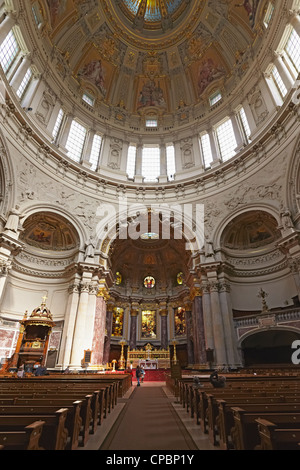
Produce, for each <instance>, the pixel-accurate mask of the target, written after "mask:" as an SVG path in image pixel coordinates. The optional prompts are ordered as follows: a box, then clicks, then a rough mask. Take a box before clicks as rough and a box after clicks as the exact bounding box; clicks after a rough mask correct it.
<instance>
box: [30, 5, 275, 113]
mask: <svg viewBox="0 0 300 470" xmlns="http://www.w3.org/2000/svg"><path fill="white" fill-rule="evenodd" d="M35 3H38V5H39V7H40V10H39V11H40V12H41V15H42V16H43V22H44V24H45V25H46V26H44V29H43V31H42V38H44V40H45V41H46V42H47V43H48V45H50V47H51V50H52V51H54V52H53V54H52V57H55V60H56V65H55V66H56V71H57V72H58V74H59V75H60V78H61V81H62V83H64V84H66V85H67V84H68V81H70V82H72V86H73V87H75V84H76V86H77V87H78V88H79V89H80V90H86V91H87V92H88V93H89V94H91V95H92V96H93V97H94V98H95V100H96V102H103V103H105V104H107V105H109V106H119V108H120V112H119V113H118V116H117V119H119V120H120V122H121V121H122V112H123V111H128V112H131V113H137V114H143V113H146V114H147V109H148V108H155V110H156V114H166V113H174V112H178V110H179V109H180V108H181V107H184V106H190V105H193V104H195V103H199V102H201V100H205V101H206V102H207V99H208V96H209V95H210V94H211V93H213V92H214V91H215V90H216V89H220V90H222V91H226V92H228V91H229V83H230V86H236V83H237V82H238V81H239V80H240V79H241V78H242V77H243V76H244V74H246V73H247V71H249V69H250V68H251V65H252V64H253V63H254V60H255V53H256V50H258V48H259V45H260V44H261V43H262V41H263V29H262V23H263V16H264V12H265V9H266V6H267V4H268V2H267V1H266V0H253V1H251V2H249V1H244V2H237V1H236V0H207V1H190V0H101V1H100V0H90V1H84V2H82V1H79V0H36V2H35ZM69 88H70V86H69ZM182 116H183V118H184V116H186V114H185V113H183V114H182Z"/></svg>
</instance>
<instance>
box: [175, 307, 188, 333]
mask: <svg viewBox="0 0 300 470" xmlns="http://www.w3.org/2000/svg"><path fill="white" fill-rule="evenodd" d="M174 327H175V336H182V335H185V334H186V321H185V309H184V308H182V307H178V308H176V309H175V312H174Z"/></svg>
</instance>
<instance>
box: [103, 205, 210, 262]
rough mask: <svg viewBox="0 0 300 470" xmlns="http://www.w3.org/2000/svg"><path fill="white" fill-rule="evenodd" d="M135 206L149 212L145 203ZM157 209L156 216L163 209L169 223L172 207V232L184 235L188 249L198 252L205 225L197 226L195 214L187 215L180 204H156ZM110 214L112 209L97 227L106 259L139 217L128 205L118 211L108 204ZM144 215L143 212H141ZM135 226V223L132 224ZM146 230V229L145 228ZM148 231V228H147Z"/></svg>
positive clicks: (178, 235)
mask: <svg viewBox="0 0 300 470" xmlns="http://www.w3.org/2000/svg"><path fill="white" fill-rule="evenodd" d="M134 206H135V208H136V209H138V208H140V209H141V210H144V212H143V213H144V214H146V213H148V215H149V210H148V208H147V207H146V206H145V205H142V204H134ZM154 207H155V209H156V211H157V212H156V214H155V215H156V216H159V214H160V210H161V209H162V212H161V213H162V214H163V216H164V217H165V219H163V221H164V222H162V223H166V224H167V225H168V223H169V219H168V215H169V214H170V212H168V211H169V210H170V209H171V213H172V214H173V215H172V216H171V218H170V232H171V233H173V234H176V236H177V237H180V235H181V236H182V238H183V239H184V240H185V244H186V249H187V250H188V251H191V252H192V253H198V252H199V251H200V250H201V249H202V247H203V244H204V227H203V226H201V223H199V227H197V224H196V221H195V220H194V214H193V213H191V212H190V211H188V212H189V213H187V214H186V215H185V216H184V215H183V212H182V211H181V210H180V208H179V205H174V206H168V205H165V206H154ZM107 209H108V212H107V213H108V214H109V209H111V212H112V213H111V214H109V215H108V216H107V217H104V219H103V220H102V221H101V222H99V224H98V225H97V228H96V234H97V246H98V249H99V251H100V256H102V257H103V258H104V259H105V260H107V259H108V257H109V252H110V249H111V247H112V245H113V243H114V241H115V240H116V239H117V238H118V237H119V236H120V233H121V232H122V235H123V236H124V235H125V233H126V230H127V229H128V226H129V225H130V224H135V223H136V221H137V218H136V217H135V216H133V215H132V213H128V210H127V207H126V208H125V209H123V210H119V211H117V210H116V208H115V206H114V205H112V204H111V205H108V206H107ZM141 215H142V214H141ZM138 217H139V216H138ZM182 222H185V224H184V228H183V230H182V225H181V223H182ZM131 226H132V227H133V225H131ZM145 230H146V229H145ZM167 230H168V227H166V232H165V235H168V232H167ZM147 231H148V230H147Z"/></svg>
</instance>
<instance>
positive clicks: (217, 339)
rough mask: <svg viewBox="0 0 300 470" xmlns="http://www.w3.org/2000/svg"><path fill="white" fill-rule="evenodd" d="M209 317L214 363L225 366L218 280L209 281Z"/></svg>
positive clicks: (225, 357) (225, 358)
mask: <svg viewBox="0 0 300 470" xmlns="http://www.w3.org/2000/svg"><path fill="white" fill-rule="evenodd" d="M210 301H211V316H212V324H213V333H214V343H215V361H216V364H217V365H223V364H227V356H226V349H225V337H224V325H223V320H222V312H221V305H220V298H219V283H218V280H217V279H215V280H211V281H210Z"/></svg>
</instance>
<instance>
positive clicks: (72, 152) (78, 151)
mask: <svg viewBox="0 0 300 470" xmlns="http://www.w3.org/2000/svg"><path fill="white" fill-rule="evenodd" d="M86 132H87V131H86V128H85V127H83V126H82V125H81V124H79V123H78V122H77V121H73V122H72V125H71V129H70V133H69V136H68V140H67V144H66V149H67V150H68V156H69V157H70V158H72V160H75V161H76V162H78V163H79V162H80V160H81V155H82V151H83V146H84V142H85V137H86Z"/></svg>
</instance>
